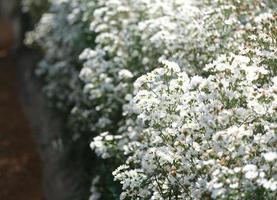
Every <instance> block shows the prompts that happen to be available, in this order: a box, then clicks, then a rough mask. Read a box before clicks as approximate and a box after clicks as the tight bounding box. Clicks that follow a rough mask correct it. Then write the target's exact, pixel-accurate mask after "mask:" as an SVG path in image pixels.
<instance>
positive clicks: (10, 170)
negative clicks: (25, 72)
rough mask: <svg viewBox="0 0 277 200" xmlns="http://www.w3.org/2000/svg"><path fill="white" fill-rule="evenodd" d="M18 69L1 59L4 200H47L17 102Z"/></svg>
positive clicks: (0, 194)
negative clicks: (45, 199) (44, 196)
mask: <svg viewBox="0 0 277 200" xmlns="http://www.w3.org/2000/svg"><path fill="white" fill-rule="evenodd" d="M14 65H15V64H14V62H13V61H12V58H11V57H6V58H0V199H1V200H43V197H42V186H41V161H40V158H39V155H38V152H37V150H36V145H35V143H34V140H33V138H32V135H31V130H30V126H29V124H28V122H27V120H26V118H25V116H24V114H23V112H22V109H21V106H20V104H19V101H18V98H17V92H16V77H15V66H14Z"/></svg>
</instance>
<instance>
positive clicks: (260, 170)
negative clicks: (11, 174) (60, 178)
mask: <svg viewBox="0 0 277 200" xmlns="http://www.w3.org/2000/svg"><path fill="white" fill-rule="evenodd" d="M276 6H277V5H276V3H275V2H274V1H272V0H262V1H256V0H246V1H240V0H224V1H223V0H200V1H194V0H188V1H183V0H96V1H92V0H91V1H90V0H62V1H53V2H52V3H51V6H50V9H49V11H48V12H47V13H46V14H44V15H43V17H42V19H41V20H40V22H39V24H38V25H37V27H36V28H35V30H34V31H33V32H31V33H29V34H28V35H27V38H26V41H27V43H36V44H38V45H39V46H40V47H41V48H42V49H43V50H44V52H45V56H44V59H43V60H42V61H41V63H40V66H39V68H38V70H37V73H38V74H39V75H40V76H41V77H43V80H44V82H45V87H44V91H45V93H46V95H47V96H48V97H49V98H50V99H51V100H52V104H53V105H54V106H55V107H56V108H59V109H60V110H61V111H63V113H64V114H65V115H66V123H67V124H68V129H69V131H68V132H67V135H68V138H70V140H72V141H74V140H78V141H81V143H83V144H85V145H87V144H88V142H89V141H88V140H89V138H90V137H93V136H96V137H95V138H94V140H93V142H92V143H91V148H92V149H94V150H95V152H96V154H97V155H98V156H100V157H102V158H104V159H106V160H105V161H103V163H104V164H103V165H101V167H99V169H100V171H101V170H102V169H103V168H107V166H108V168H109V169H108V170H103V171H104V176H101V175H100V176H97V178H94V179H93V184H92V187H91V193H92V195H91V197H90V198H91V199H99V198H110V199H111V198H113V199H115V198H117V197H118V194H117V193H118V191H117V189H116V187H115V185H114V183H111V184H110V185H108V184H106V183H107V181H106V182H104V181H103V179H105V178H106V174H107V171H111V170H114V169H116V168H117V167H118V166H119V165H121V164H124V163H125V164H124V165H121V166H120V167H119V168H117V169H116V170H115V171H114V173H113V175H114V177H115V179H116V180H118V181H120V183H121V184H122V185H123V187H122V191H123V192H122V193H121V198H122V199H203V198H208V199H209V198H218V199H242V198H243V199H245V198H246V199H247V198H254V197H255V195H256V196H258V197H259V198H262V197H266V198H274V195H276V133H275V132H274V131H275V126H274V125H275V121H274V120H276V116H275V113H274V111H275V110H276V105H275V104H276V103H275V99H276V78H275V76H276V16H274V12H275V10H274V9H276ZM275 15H276V14H275ZM158 61H159V62H162V63H163V65H164V67H163V68H157V69H155V66H156V65H157V62H158ZM179 66H180V67H179ZM205 66H206V67H205ZM152 70H153V71H152ZM147 72H150V73H147ZM146 73H147V74H146ZM135 80H136V81H135ZM88 135H89V136H88ZM74 145H75V146H74V148H75V149H76V150H77V151H80V152H83V148H84V147H83V146H82V145H81V146H80V145H79V144H76V143H74ZM107 158H109V159H107ZM101 183H102V184H101ZM103 183H105V184H103ZM103 185H106V187H103ZM107 191H109V192H107ZM107 193H110V194H112V195H111V196H108V197H107V196H105V195H106V194H107Z"/></svg>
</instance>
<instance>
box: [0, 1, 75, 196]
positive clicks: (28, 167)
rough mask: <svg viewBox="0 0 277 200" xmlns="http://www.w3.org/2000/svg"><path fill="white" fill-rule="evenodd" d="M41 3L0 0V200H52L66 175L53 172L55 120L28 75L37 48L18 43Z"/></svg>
mask: <svg viewBox="0 0 277 200" xmlns="http://www.w3.org/2000/svg"><path fill="white" fill-rule="evenodd" d="M47 7H48V1H47V0H22V1H21V0H0V199H1V200H42V199H53V200H54V199H63V197H62V193H65V187H64V185H65V184H64V182H66V180H65V179H66V178H65V177H66V175H64V174H62V175H57V173H55V171H59V168H58V167H57V166H58V164H57V163H58V162H59V157H58V155H57V154H56V153H55V152H54V151H53V150H52V148H48V146H51V145H48V143H49V144H50V143H51V142H52V140H53V138H54V137H55V134H58V133H57V130H58V128H57V126H59V125H56V124H58V122H57V120H55V119H54V118H53V115H54V114H53V113H49V111H48V109H47V108H46V107H47V106H46V105H45V104H46V103H45V102H44V98H43V96H41V94H40V85H39V84H40V83H39V81H38V80H36V76H35V75H34V68H35V66H36V64H37V62H38V61H39V59H40V57H41V56H40V55H41V53H40V51H39V50H29V49H28V48H26V47H25V46H24V42H23V40H24V35H25V33H26V32H27V31H28V30H31V29H32V28H33V27H34V24H35V23H36V22H37V21H38V19H39V18H40V16H41V14H42V13H43V11H44V10H45V9H47ZM30 8H32V9H30ZM51 119H52V121H51ZM53 119H54V120H53ZM53 121H54V122H53ZM54 126H55V127H54ZM52 127H53V128H52ZM51 128H52V129H53V130H51ZM45 132H46V133H49V132H51V133H50V134H45ZM42 163H44V164H42ZM45 163H46V164H45ZM50 182H51V184H49V183H50ZM70 184H71V183H69V185H70ZM67 187H68V186H67Z"/></svg>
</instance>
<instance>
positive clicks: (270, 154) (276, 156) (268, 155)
mask: <svg viewBox="0 0 277 200" xmlns="http://www.w3.org/2000/svg"><path fill="white" fill-rule="evenodd" d="M263 157H264V158H265V160H266V161H269V162H271V161H274V160H276V159H277V153H276V152H267V153H264V154H263Z"/></svg>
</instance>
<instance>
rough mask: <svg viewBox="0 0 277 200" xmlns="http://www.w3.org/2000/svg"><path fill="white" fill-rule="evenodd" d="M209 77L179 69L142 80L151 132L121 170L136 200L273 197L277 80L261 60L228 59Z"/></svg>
mask: <svg viewBox="0 0 277 200" xmlns="http://www.w3.org/2000/svg"><path fill="white" fill-rule="evenodd" d="M204 71H205V72H207V73H209V74H211V75H209V76H208V77H207V78H203V77H200V76H193V77H191V78H189V76H188V75H187V74H186V73H185V72H182V71H181V69H180V68H179V67H178V65H177V64H175V63H172V62H164V67H163V68H158V69H155V70H154V71H153V72H151V73H149V74H147V75H144V76H142V77H140V78H139V79H138V80H137V81H136V82H135V86H136V90H137V92H136V96H135V97H134V99H133V106H134V109H135V111H136V112H137V113H138V118H139V119H140V120H141V121H143V123H144V125H145V127H144V130H143V131H142V132H140V133H139V137H137V138H138V139H137V140H135V141H132V142H130V143H129V144H127V146H128V147H129V148H128V147H126V148H128V152H126V153H128V155H129V157H128V159H127V161H126V164H128V165H127V167H126V166H124V167H120V168H119V169H118V170H116V171H115V172H114V174H115V178H116V179H117V180H120V181H121V183H122V184H123V189H124V192H123V193H122V198H124V197H125V196H128V197H131V198H132V199H173V198H175V199H176V198H177V199H190V198H192V199H203V198H205V197H208V196H210V197H212V198H216V199H225V198H231V199H248V198H250V197H251V195H252V197H253V195H261V196H262V197H268V198H269V199H273V198H274V197H275V196H276V191H277V177H276V173H277V171H276V167H277V165H276V164H277V152H276V142H277V137H276V119H277V118H276V117H277V116H276V108H277V107H276V98H277V93H276V89H277V88H276V84H277V83H276V80H277V79H276V77H273V78H272V74H271V72H270V68H268V66H267V65H264V64H261V62H259V61H256V60H255V59H251V58H249V57H247V56H242V55H228V56H225V55H223V56H221V57H219V58H218V59H217V60H215V61H214V62H213V63H211V64H209V65H207V66H206V68H205V70H204Z"/></svg>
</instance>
